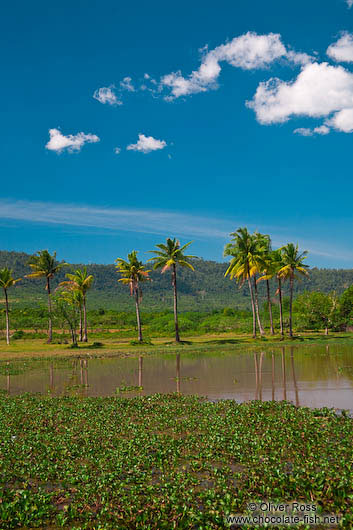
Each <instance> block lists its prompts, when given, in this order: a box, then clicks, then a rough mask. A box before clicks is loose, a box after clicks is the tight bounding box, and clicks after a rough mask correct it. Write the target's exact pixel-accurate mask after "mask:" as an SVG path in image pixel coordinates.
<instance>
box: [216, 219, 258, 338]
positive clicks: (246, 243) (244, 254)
mask: <svg viewBox="0 0 353 530" xmlns="http://www.w3.org/2000/svg"><path fill="white" fill-rule="evenodd" d="M230 235H231V236H233V239H232V241H233V243H228V244H227V245H226V246H225V249H224V256H232V259H231V261H230V264H229V267H228V269H227V270H226V272H225V276H228V275H229V277H230V279H231V280H233V279H235V280H236V281H237V282H239V283H240V287H242V286H243V284H244V282H245V281H247V282H248V286H249V291H250V297H251V309H252V314H253V338H255V337H256V318H257V321H258V324H259V330H260V333H261V335H263V334H264V330H263V327H262V325H261V320H260V315H259V306H258V299H257V289H256V273H257V272H258V271H259V270H261V266H262V263H263V253H264V248H263V247H264V243H263V239H261V238H260V237H259V234H257V233H255V234H250V233H249V231H248V229H247V228H239V229H238V230H237V231H236V232H233V233H231V234H230ZM251 278H253V279H254V285H252V282H251ZM254 290H255V296H254Z"/></svg>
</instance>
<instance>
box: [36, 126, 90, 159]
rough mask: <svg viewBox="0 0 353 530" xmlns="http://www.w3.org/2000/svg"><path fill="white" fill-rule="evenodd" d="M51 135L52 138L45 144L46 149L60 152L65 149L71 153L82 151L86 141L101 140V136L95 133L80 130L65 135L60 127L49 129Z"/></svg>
mask: <svg viewBox="0 0 353 530" xmlns="http://www.w3.org/2000/svg"><path fill="white" fill-rule="evenodd" d="M49 136H50V140H49V142H48V143H47V144H46V146H45V147H46V149H49V150H50V151H57V152H58V153H61V152H62V151H64V149H67V150H68V151H69V152H71V153H72V152H74V151H80V150H81V147H82V146H83V145H84V144H85V143H95V142H99V138H98V136H96V135H95V134H85V133H83V132H80V133H77V134H68V135H67V136H64V135H63V134H62V133H61V131H59V129H49Z"/></svg>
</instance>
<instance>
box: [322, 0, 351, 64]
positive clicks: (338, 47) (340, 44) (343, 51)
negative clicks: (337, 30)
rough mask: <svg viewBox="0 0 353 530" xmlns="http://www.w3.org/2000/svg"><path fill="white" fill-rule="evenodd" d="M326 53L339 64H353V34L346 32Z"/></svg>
mask: <svg viewBox="0 0 353 530" xmlns="http://www.w3.org/2000/svg"><path fill="white" fill-rule="evenodd" d="M352 3H353V0H352ZM326 53H327V55H328V56H329V57H331V59H334V60H335V61H337V62H339V61H343V62H346V63H350V62H353V34H352V33H348V32H344V33H343V34H342V37H341V38H340V39H338V41H337V42H334V43H333V44H331V45H330V46H329V47H328V48H327V52H326Z"/></svg>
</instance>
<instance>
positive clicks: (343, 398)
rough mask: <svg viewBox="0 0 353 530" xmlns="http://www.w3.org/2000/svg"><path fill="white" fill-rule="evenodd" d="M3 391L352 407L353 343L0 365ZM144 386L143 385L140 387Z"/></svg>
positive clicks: (0, 386)
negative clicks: (176, 395) (193, 397)
mask: <svg viewBox="0 0 353 530" xmlns="http://www.w3.org/2000/svg"><path fill="white" fill-rule="evenodd" d="M0 374H1V375H0V389H2V390H5V391H6V392H8V393H10V394H18V393H23V392H41V393H48V392H50V393H52V394H54V395H65V394H69V395H72V394H73V395H75V394H78V395H87V396H109V395H117V389H118V388H120V392H119V395H121V396H135V395H148V394H153V393H155V392H160V393H169V392H181V393H183V394H198V395H201V396H206V397H207V398H208V399H211V400H218V399H234V400H236V401H239V402H241V401H248V400H252V399H260V400H271V399H275V400H282V399H286V400H288V401H292V402H293V403H295V404H296V405H305V406H310V407H322V406H328V407H335V408H338V409H350V410H353V347H352V346H348V345H343V346H339V345H331V346H325V345H320V346H318V345H316V346H295V347H289V346H288V347H276V348H272V349H267V350H266V351H262V350H261V349H259V348H257V349H256V350H254V351H247V352H242V351H241V350H239V349H234V350H233V351H231V350H228V351H227V350H225V351H224V352H222V353H217V354H209V353H207V354H200V353H198V354H194V355H190V354H187V353H182V354H181V355H180V354H179V355H170V354H165V355H151V354H148V355H146V356H143V357H139V358H120V359H119V358H115V359H114V358H110V359H109V358H105V359H104V358H101V359H89V358H87V359H86V358H85V359H78V360H77V359H75V360H70V361H66V362H57V363H49V362H39V361H33V362H27V363H23V362H18V363H15V362H13V363H9V364H7V363H4V362H2V363H1V364H0ZM137 387H140V388H137Z"/></svg>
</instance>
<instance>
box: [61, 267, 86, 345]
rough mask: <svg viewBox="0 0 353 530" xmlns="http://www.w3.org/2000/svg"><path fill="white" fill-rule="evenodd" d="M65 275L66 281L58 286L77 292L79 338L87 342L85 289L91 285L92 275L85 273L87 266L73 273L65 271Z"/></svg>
mask: <svg viewBox="0 0 353 530" xmlns="http://www.w3.org/2000/svg"><path fill="white" fill-rule="evenodd" d="M65 276H66V278H68V281H64V282H61V283H60V284H59V287H67V288H69V289H73V290H74V291H77V292H78V293H79V295H78V296H77V297H76V298H77V300H78V302H79V307H80V323H81V325H80V338H81V340H82V342H87V306H86V301H87V291H88V290H89V289H90V288H91V287H92V283H93V281H94V276H93V275H92V274H88V273H87V267H83V269H77V270H75V272H74V273H73V274H72V273H67V274H66V275H65ZM81 309H82V310H81ZM82 312H83V315H82ZM82 320H83V322H82ZM82 328H83V337H82Z"/></svg>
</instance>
